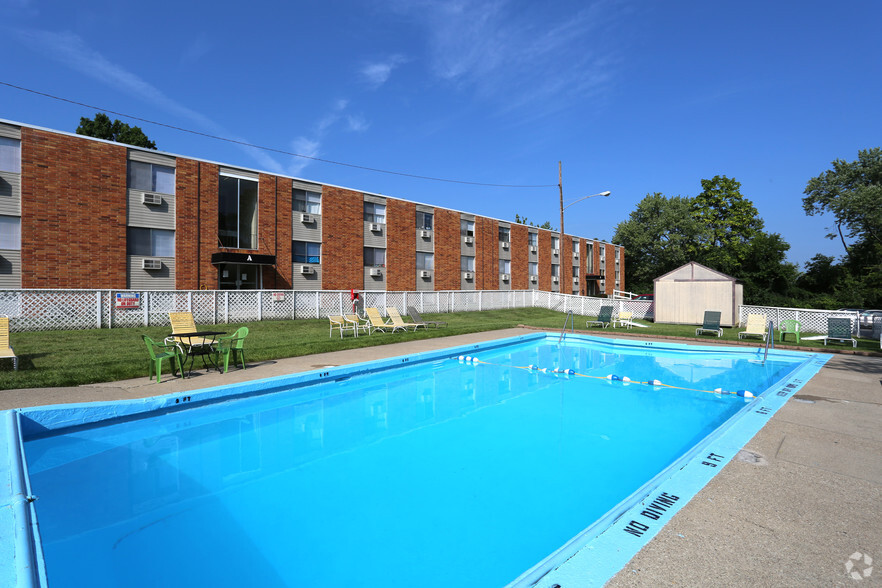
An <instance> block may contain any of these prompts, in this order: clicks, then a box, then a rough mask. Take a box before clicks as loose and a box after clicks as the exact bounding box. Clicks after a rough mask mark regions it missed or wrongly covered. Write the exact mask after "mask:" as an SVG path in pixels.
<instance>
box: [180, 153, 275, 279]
mask: <svg viewBox="0 0 882 588" xmlns="http://www.w3.org/2000/svg"><path fill="white" fill-rule="evenodd" d="M219 173H220V168H219V167H218V166H217V165H216V164H214V163H201V162H200V163H199V212H198V214H199V234H198V236H197V238H198V239H199V249H200V253H199V259H198V261H197V263H198V271H199V281H200V284H202V283H205V284H208V285H209V288H217V287H218V274H217V272H218V270H217V266H215V265H212V263H211V254H212V253H217V252H219V251H222V250H221V248H220V241H219V239H218V225H219V220H220V219H219V218H218V205H219V202H220V198H219V196H220V194H219V192H218V189H219V186H220V176H219ZM259 196H260V195H259V193H258V197H259ZM185 238H186V237H185ZM223 251H226V249H224V250H223ZM183 270H184V268H180V270H178V269H177V267H176V271H183Z"/></svg>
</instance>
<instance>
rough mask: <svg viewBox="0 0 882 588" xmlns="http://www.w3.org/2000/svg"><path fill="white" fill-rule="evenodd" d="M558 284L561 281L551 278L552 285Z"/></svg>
mask: <svg viewBox="0 0 882 588" xmlns="http://www.w3.org/2000/svg"><path fill="white" fill-rule="evenodd" d="M558 282H560V280H559V279H558V277H557V276H553V277H552V278H551V283H552V284H557V283H558Z"/></svg>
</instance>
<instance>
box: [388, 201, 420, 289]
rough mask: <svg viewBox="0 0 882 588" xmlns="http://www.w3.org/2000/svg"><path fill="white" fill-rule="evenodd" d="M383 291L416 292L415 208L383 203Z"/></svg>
mask: <svg viewBox="0 0 882 588" xmlns="http://www.w3.org/2000/svg"><path fill="white" fill-rule="evenodd" d="M386 289H387V290H398V291H400V290H409V291H412V290H416V204H414V203H413V202H404V201H403V200H396V199H394V198H387V199H386Z"/></svg>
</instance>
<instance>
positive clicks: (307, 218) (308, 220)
mask: <svg viewBox="0 0 882 588" xmlns="http://www.w3.org/2000/svg"><path fill="white" fill-rule="evenodd" d="M300 222H302V223H305V224H312V223H314V222H315V217H314V216H312V215H311V214H307V213H305V212H301V213H300Z"/></svg>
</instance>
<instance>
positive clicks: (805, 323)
mask: <svg viewBox="0 0 882 588" xmlns="http://www.w3.org/2000/svg"><path fill="white" fill-rule="evenodd" d="M748 314H761V315H764V316H765V317H766V320H770V321H772V323H773V324H774V325H775V328H776V329H777V328H778V325H780V324H781V323H782V322H784V321H786V320H795V321H799V325H800V330H801V331H802V332H803V333H826V332H827V319H828V318H847V319H851V332H852V333H853V334H855V335H857V334H858V329H859V327H860V321H859V319H860V315H859V313H857V312H845V311H839V310H814V309H806V308H779V307H775V306H741V307H740V312H739V315H738V316H739V320H740V322H741V324H742V325H743V324H746V323H747V315H748Z"/></svg>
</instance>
